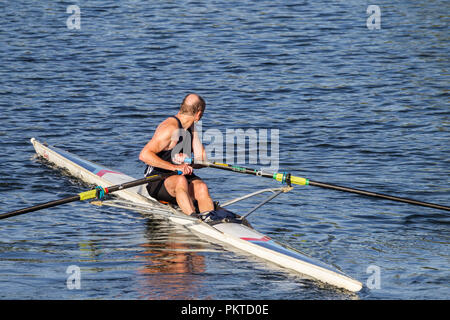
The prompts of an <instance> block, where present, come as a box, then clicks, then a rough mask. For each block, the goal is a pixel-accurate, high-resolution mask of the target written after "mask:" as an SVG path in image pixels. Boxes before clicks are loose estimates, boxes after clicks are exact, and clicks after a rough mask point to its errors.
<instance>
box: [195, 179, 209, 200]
mask: <svg viewBox="0 0 450 320" xmlns="http://www.w3.org/2000/svg"><path fill="white" fill-rule="evenodd" d="M192 184H193V187H194V194H195V196H196V197H197V198H203V197H207V196H209V191H208V186H207V185H206V183H204V182H203V181H202V180H195V181H193V182H192Z"/></svg>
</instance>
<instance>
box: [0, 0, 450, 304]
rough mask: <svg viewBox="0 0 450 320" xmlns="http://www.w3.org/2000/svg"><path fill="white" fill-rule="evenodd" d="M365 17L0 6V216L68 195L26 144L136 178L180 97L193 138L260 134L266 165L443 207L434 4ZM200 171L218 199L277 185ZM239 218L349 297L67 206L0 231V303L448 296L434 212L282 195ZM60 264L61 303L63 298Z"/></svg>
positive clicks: (359, 10) (441, 84)
mask: <svg viewBox="0 0 450 320" xmlns="http://www.w3.org/2000/svg"><path fill="white" fill-rule="evenodd" d="M72 4H76V5H78V6H79V7H80V9H81V29H79V30H77V29H73V30H71V29H68V27H67V25H66V20H67V18H68V17H69V15H70V14H68V13H66V9H67V7H68V6H69V5H72ZM376 4H377V5H379V7H380V9H381V29H379V30H369V29H368V28H367V26H366V19H367V17H368V14H367V13H366V9H367V6H368V4H367V2H365V1H278V0H270V1H205V2H200V1H106V0H105V1H89V0H86V1H69V2H63V1H61V2H59V1H58V2H55V1H0V110H1V113H0V124H1V125H0V149H1V151H2V152H1V161H0V176H1V180H0V194H1V197H0V212H6V211H10V210H14V209H17V208H21V207H24V206H29V205H32V204H34V203H38V202H45V201H50V200H53V199H57V198H60V197H65V196H69V195H72V194H74V193H78V192H80V191H81V190H83V189H85V188H86V186H84V185H82V184H81V183H80V182H78V181H76V180H74V179H72V178H70V177H67V176H65V175H64V173H62V172H60V171H56V170H53V169H52V168H50V167H48V166H46V165H45V164H43V163H42V162H41V161H38V160H37V159H35V157H34V151H33V148H32V146H31V144H30V142H29V139H30V138H31V137H36V138H38V139H39V140H42V141H46V142H48V143H49V144H53V145H57V146H59V147H62V148H64V149H67V150H69V151H72V152H74V153H76V154H78V155H80V156H82V157H84V158H86V159H89V160H93V161H97V162H99V163H102V164H104V165H106V166H108V167H112V168H115V169H117V170H120V171H123V172H125V173H128V174H130V175H133V176H135V177H140V176H141V175H142V173H143V170H144V166H143V164H142V163H140V162H139V160H138V155H139V152H140V149H141V148H142V147H143V146H144V145H145V143H146V142H147V141H148V139H149V138H150V137H151V136H152V133H153V131H154V129H155V126H156V125H157V124H158V123H159V122H160V121H162V120H163V119H165V117H167V116H169V115H173V114H175V113H176V112H177V108H178V106H179V103H180V102H181V99H182V98H183V97H184V95H185V94H186V93H188V92H197V93H199V94H201V95H202V96H203V97H204V98H205V99H206V101H207V111H206V114H205V115H204V117H203V119H202V128H203V130H204V131H207V130H212V129H217V130H219V132H220V133H223V135H225V132H226V130H227V129H238V128H239V129H243V130H249V129H255V130H256V131H257V132H260V130H261V129H269V131H270V132H272V131H273V130H275V129H277V130H279V168H280V170H281V171H290V172H292V173H293V174H294V175H299V176H307V177H310V178H311V179H313V180H318V181H324V182H330V183H335V184H342V185H346V186H352V187H357V188H362V189H368V190H373V191H376V192H381V193H387V194H396V195H399V196H404V197H410V198H417V199H419V200H423V201H428V202H436V203H441V204H445V205H449V204H450V199H449V195H450V188H449V183H450V178H449V176H450V169H449V168H450V167H449V165H450V160H449V154H450V133H449V124H450V106H449V92H448V90H449V58H450V57H449V56H450V54H449V52H450V51H449V50H448V44H449V32H448V30H449V28H448V27H449V18H448V14H447V13H448V12H449V9H450V5H449V2H448V1H395V2H388V1H377V3H376ZM210 132H213V131H210ZM253 147H256V146H253ZM199 175H200V176H202V177H203V178H204V179H205V180H206V181H207V182H208V184H209V186H210V189H211V193H212V195H213V196H214V198H215V199H217V200H222V201H223V200H227V199H230V198H233V197H236V196H239V195H241V194H244V193H245V192H251V191H255V190H256V189H258V188H268V187H276V186H278V184H277V183H276V182H271V181H270V180H268V181H267V180H264V179H258V178H256V177H248V176H241V175H237V174H232V173H226V172H217V171H213V169H204V170H202V171H200V172H199ZM262 180H264V181H262ZM254 203H255V202H249V203H242V204H239V205H236V206H235V207H234V208H235V209H236V210H237V211H239V212H242V211H244V212H245V211H246V210H248V208H249V207H251V206H252V205H253V204H254ZM250 221H251V223H252V224H253V226H254V227H255V228H256V229H258V230H260V231H261V232H263V233H265V234H267V235H269V236H270V237H272V238H274V239H277V240H280V241H282V242H285V243H288V244H289V245H291V246H292V247H294V248H297V249H300V250H302V251H304V252H306V253H308V254H310V255H312V256H314V257H316V258H318V259H320V260H322V261H324V262H327V263H329V264H333V265H336V266H339V267H340V268H341V269H342V270H343V271H345V272H346V273H347V274H349V275H351V276H353V277H354V278H356V279H358V280H360V281H361V282H362V283H364V284H365V287H364V289H363V290H362V291H361V292H360V293H358V294H357V295H350V294H348V293H346V292H343V291H338V290H334V289H332V288H329V287H321V286H318V285H317V283H315V282H312V281H310V280H306V279H303V278H302V277H300V276H298V275H295V274H293V273H290V272H288V271H286V270H284V269H281V268H278V267H275V266H273V265H268V264H266V263H264V262H262V261H260V260H258V259H256V258H252V257H249V256H247V255H244V254H239V253H234V252H230V251H225V250H223V248H222V247H220V246H218V245H214V244H211V243H209V242H207V241H205V240H202V239H200V238H198V237H197V236H195V235H193V234H191V233H189V232H187V231H186V230H184V229H182V228H180V227H177V226H174V225H171V224H169V223H168V222H166V221H164V220H161V219H157V218H155V219H150V218H146V217H143V216H140V215H139V214H137V213H134V212H129V211H126V210H123V209H113V208H103V207H100V208H98V207H94V206H91V205H89V204H84V203H83V204H82V203H74V204H70V205H65V206H60V207H56V208H53V209H49V210H43V211H40V212H36V213H30V214H27V215H24V216H18V217H14V218H10V219H7V220H3V221H2V222H1V223H0V233H1V236H0V288H1V290H0V298H2V299H354V298H358V299H448V298H449V293H450V285H449V263H450V258H449V257H450V255H449V243H450V232H449V231H450V229H449V224H450V218H449V215H448V213H446V212H445V211H442V212H441V211H437V210H433V209H427V208H421V207H415V206H410V205H404V204H398V203H393V202H388V201H382V200H373V199H368V198H365V197H361V196H356V195H352V194H345V193H339V192H336V191H331V190H323V189H318V188H314V187H297V188H295V189H294V190H293V191H291V192H290V193H289V194H287V195H282V196H280V197H278V198H276V199H275V200H274V201H273V202H271V203H269V204H268V205H266V206H265V207H263V208H261V209H259V210H258V211H257V212H255V213H254V214H253V215H252V216H251V218H250ZM72 265H75V266H78V267H79V268H80V269H81V288H80V289H72V290H70V289H69V288H68V287H67V285H66V280H67V278H68V277H69V274H67V273H66V270H67V268H68V267H69V266H72ZM374 267H375V269H376V268H378V270H379V271H380V278H379V280H380V281H379V283H378V284H379V286H375V287H374V286H373V284H374V283H373V282H371V279H373V278H371V276H372V275H373V271H371V270H374Z"/></svg>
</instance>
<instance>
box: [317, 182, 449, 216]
mask: <svg viewBox="0 0 450 320" xmlns="http://www.w3.org/2000/svg"><path fill="white" fill-rule="evenodd" d="M309 185H310V186H316V187H321V188H327V189H333V190H339V191H344V192H351V193H356V194H360V195H364V196H368V197H375V198H381V199H386V200H392V201H398V202H404V203H409V204H413V205H417V206H422V207H429V208H434V209H440V210H446V211H450V207H447V206H443V205H440V204H434V203H430V202H424V201H418V200H414V199H409V198H401V197H396V196H391V195H387V194H383V193H377V192H371V191H366V190H360V189H354V188H348V187H343V186H338V185H333V184H328V183H323V182H318V181H313V180H309Z"/></svg>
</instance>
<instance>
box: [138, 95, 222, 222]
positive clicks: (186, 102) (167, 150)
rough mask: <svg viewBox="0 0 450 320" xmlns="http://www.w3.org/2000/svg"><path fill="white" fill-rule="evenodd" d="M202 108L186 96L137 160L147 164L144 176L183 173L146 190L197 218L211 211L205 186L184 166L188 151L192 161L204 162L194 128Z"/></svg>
mask: <svg viewBox="0 0 450 320" xmlns="http://www.w3.org/2000/svg"><path fill="white" fill-rule="evenodd" d="M205 108H206V103H205V101H204V100H203V98H202V97H200V96H199V95H197V94H188V95H187V96H186V97H185V98H184V99H183V102H182V103H181V107H180V110H179V111H178V113H177V114H176V115H175V116H171V117H169V118H167V119H166V120H164V121H163V122H161V123H160V124H159V126H158V127H157V129H156V131H155V133H154V135H153V137H152V139H151V140H150V141H149V142H148V143H147V144H146V145H145V147H144V148H143V149H142V151H141V153H140V155H139V160H141V161H143V162H144V163H146V164H147V168H146V170H145V175H146V176H149V175H154V174H160V173H166V172H172V171H175V170H178V171H180V172H182V174H181V175H173V176H170V177H168V178H166V179H164V180H160V181H156V182H150V183H149V184H148V185H147V191H148V193H149V194H150V196H151V197H153V198H155V199H157V200H159V201H162V202H168V203H171V204H176V205H178V206H179V207H180V209H181V210H182V211H183V212H184V213H185V214H187V215H193V216H196V217H197V213H204V212H209V211H212V210H214V203H213V201H212V199H211V196H210V195H209V191H208V187H207V185H206V183H205V182H203V181H202V179H200V177H198V176H196V175H195V174H194V173H193V168H192V166H190V165H188V164H186V163H184V159H185V158H190V157H191V151H193V153H194V159H196V160H202V161H206V151H205V148H204V146H203V144H202V143H201V141H200V139H199V135H198V132H197V130H196V128H195V123H196V122H198V121H199V120H200V119H201V118H202V116H203V113H204V111H205ZM194 204H196V205H194ZM196 207H197V208H196ZM196 209H198V210H196Z"/></svg>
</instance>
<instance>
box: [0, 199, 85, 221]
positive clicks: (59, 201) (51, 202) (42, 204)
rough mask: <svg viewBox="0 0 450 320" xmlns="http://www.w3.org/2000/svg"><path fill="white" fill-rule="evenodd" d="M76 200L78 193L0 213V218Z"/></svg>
mask: <svg viewBox="0 0 450 320" xmlns="http://www.w3.org/2000/svg"><path fill="white" fill-rule="evenodd" d="M78 200H80V196H79V195H76V196H73V197H69V198H64V199H60V200H54V201H49V202H45V203H41V204H37V205H35V206H32V207H28V208H23V209H19V210H16V211H11V212H7V213H3V214H1V215H0V219H6V218H10V217H14V216H18V215H20V214H25V213H28V212H33V211H38V210H41V209H47V208H51V207H56V206H59V205H61V204H66V203H69V202H74V201H78Z"/></svg>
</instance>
